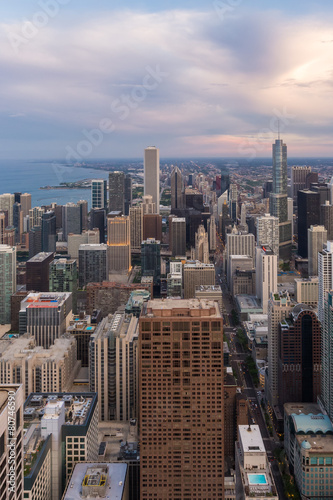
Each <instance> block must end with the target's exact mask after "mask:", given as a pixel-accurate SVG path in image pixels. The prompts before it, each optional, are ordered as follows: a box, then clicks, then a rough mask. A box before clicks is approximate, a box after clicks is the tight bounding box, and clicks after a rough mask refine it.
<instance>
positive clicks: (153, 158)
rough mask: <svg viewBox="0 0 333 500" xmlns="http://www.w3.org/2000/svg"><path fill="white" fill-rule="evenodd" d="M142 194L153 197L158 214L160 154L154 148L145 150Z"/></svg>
mask: <svg viewBox="0 0 333 500" xmlns="http://www.w3.org/2000/svg"><path fill="white" fill-rule="evenodd" d="M144 194H145V196H146V195H150V196H152V197H153V202H154V203H155V204H156V213H157V214H159V213H160V152H159V149H157V148H155V147H154V146H152V147H148V148H146V149H145V157H144Z"/></svg>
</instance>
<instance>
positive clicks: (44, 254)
mask: <svg viewBox="0 0 333 500" xmlns="http://www.w3.org/2000/svg"><path fill="white" fill-rule="evenodd" d="M52 255H53V253H52V252H39V253H38V254H36V255H34V256H33V257H31V259H29V260H28V262H43V261H44V260H45V259H48V258H49V257H50V256H52Z"/></svg>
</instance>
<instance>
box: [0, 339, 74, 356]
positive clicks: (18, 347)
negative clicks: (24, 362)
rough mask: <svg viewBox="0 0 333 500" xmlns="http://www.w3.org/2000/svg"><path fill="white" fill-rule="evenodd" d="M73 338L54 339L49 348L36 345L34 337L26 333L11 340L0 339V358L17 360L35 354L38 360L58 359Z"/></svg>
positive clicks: (71, 342)
mask: <svg viewBox="0 0 333 500" xmlns="http://www.w3.org/2000/svg"><path fill="white" fill-rule="evenodd" d="M73 342H74V340H73V339H70V338H67V337H62V338H59V339H55V341H54V344H53V345H51V346H50V348H49V349H44V348H43V347H42V346H36V344H35V339H34V337H33V336H30V335H29V334H28V333H26V334H24V335H21V336H19V337H17V338H13V339H11V340H0V356H1V360H3V361H6V360H14V359H15V358H16V359H17V360H19V359H20V358H31V357H32V356H36V358H38V361H40V362H43V361H44V360H54V361H58V360H61V359H63V358H64V354H65V353H66V351H67V350H68V349H69V348H70V346H71V345H72V344H73Z"/></svg>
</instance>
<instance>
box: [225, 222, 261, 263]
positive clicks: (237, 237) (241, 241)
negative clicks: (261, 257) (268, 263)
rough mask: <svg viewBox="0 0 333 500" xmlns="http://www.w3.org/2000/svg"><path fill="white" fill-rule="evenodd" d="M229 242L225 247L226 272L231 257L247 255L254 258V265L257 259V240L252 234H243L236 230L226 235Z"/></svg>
mask: <svg viewBox="0 0 333 500" xmlns="http://www.w3.org/2000/svg"><path fill="white" fill-rule="evenodd" d="M226 237H227V242H226V247H225V260H224V265H225V270H227V266H228V263H229V257H230V255H247V256H249V257H251V258H252V260H253V264H254V258H255V238H254V235H253V234H251V233H248V234H241V233H239V232H238V231H237V229H236V228H234V229H233V230H232V232H231V233H228V234H227V235H226Z"/></svg>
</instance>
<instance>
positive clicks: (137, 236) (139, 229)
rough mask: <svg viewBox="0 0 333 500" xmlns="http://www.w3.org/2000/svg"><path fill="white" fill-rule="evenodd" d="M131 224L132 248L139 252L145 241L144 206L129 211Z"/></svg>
mask: <svg viewBox="0 0 333 500" xmlns="http://www.w3.org/2000/svg"><path fill="white" fill-rule="evenodd" d="M129 216H130V224H131V248H133V249H135V250H139V249H140V248H141V243H142V240H143V211H142V205H141V204H140V205H137V206H136V207H131V208H130V211H129Z"/></svg>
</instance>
